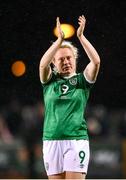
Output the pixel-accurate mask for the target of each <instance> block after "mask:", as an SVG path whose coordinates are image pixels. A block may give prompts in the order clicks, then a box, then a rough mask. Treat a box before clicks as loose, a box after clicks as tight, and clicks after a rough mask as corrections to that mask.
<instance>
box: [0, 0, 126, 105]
mask: <svg viewBox="0 0 126 180" xmlns="http://www.w3.org/2000/svg"><path fill="white" fill-rule="evenodd" d="M125 10H126V1H118V2H115V1H111V0H92V1H91V0H75V2H73V1H70V0H63V1H61V0H50V1H49V0H35V1H34V0H3V1H2V0H1V1H0V105H3V104H6V103H8V102H9V101H10V100H11V99H12V98H15V97H18V99H19V100H20V101H23V102H25V103H30V102H36V101H39V100H40V99H42V88H41V83H40V81H39V71H38V68H39V62H40V59H41V56H42V55H43V54H44V52H45V51H46V50H47V48H48V47H49V46H50V45H51V43H52V41H54V40H56V37H55V36H54V35H53V28H54V27H55V19H56V17H57V16H59V17H60V20H61V23H70V24H72V25H73V26H74V27H75V29H77V27H78V16H79V15H82V14H84V15H85V17H86V20H87V22H86V27H85V33H84V34H85V36H86V37H87V39H88V40H89V41H90V42H91V43H92V45H94V47H95V48H96V50H97V51H98V53H99V55H100V58H101V67H100V72H99V75H98V79H97V81H96V83H95V85H94V87H93V89H92V92H91V96H90V99H89V101H90V103H91V104H103V105H105V106H107V107H110V108H113V107H114V108H116V107H117V108H120V107H121V108H125V104H126V48H125V41H126V14H125ZM68 40H70V41H72V42H73V43H74V44H75V45H76V46H77V47H78V49H79V53H80V56H79V59H78V68H77V71H78V72H81V71H82V70H83V69H84V67H85V66H86V64H87V63H88V58H87V56H86V54H85V52H84V51H83V48H82V47H81V45H80V43H79V41H78V39H77V37H76V35H74V36H73V37H72V38H69V39H68ZM16 60H23V61H24V62H25V64H26V68H27V69H26V73H25V74H24V76H22V77H18V78H16V77H15V76H14V75H13V74H12V73H11V65H12V63H13V62H15V61H16Z"/></svg>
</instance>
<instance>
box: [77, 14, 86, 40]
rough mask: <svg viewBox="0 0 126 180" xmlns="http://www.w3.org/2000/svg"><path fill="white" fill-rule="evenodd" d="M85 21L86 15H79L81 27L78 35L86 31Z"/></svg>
mask: <svg viewBox="0 0 126 180" xmlns="http://www.w3.org/2000/svg"><path fill="white" fill-rule="evenodd" d="M85 23H86V19H85V17H84V16H83V15H82V16H79V18H78V24H79V27H78V29H77V36H78V37H79V36H81V35H82V34H83V32H84V28H85Z"/></svg>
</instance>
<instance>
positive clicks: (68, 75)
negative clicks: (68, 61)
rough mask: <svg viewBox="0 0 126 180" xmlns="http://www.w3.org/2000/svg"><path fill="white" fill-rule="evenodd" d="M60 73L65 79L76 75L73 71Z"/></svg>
mask: <svg viewBox="0 0 126 180" xmlns="http://www.w3.org/2000/svg"><path fill="white" fill-rule="evenodd" d="M60 75H61V76H62V77H64V78H66V79H67V78H70V77H72V76H74V75H76V72H73V73H70V74H60Z"/></svg>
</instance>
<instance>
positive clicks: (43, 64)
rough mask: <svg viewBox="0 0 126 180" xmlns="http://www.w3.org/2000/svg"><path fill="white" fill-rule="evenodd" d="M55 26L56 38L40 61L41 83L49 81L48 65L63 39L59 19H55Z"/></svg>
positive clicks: (49, 71)
mask: <svg viewBox="0 0 126 180" xmlns="http://www.w3.org/2000/svg"><path fill="white" fill-rule="evenodd" d="M56 26H57V32H58V38H57V40H56V41H55V42H54V43H53V44H52V45H51V46H50V47H49V49H48V50H47V51H46V52H45V54H44V55H43V56H42V58H41V60H40V65H39V76H40V81H41V82H47V81H48V80H49V78H50V75H51V67H50V64H51V62H52V60H53V57H54V55H55V53H56V51H57V50H58V48H59V47H60V45H61V43H62V41H63V39H64V34H63V32H62V30H61V26H60V20H59V17H57V19H56Z"/></svg>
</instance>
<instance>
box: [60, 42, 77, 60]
mask: <svg viewBox="0 0 126 180" xmlns="http://www.w3.org/2000/svg"><path fill="white" fill-rule="evenodd" d="M60 48H69V49H71V50H72V52H73V54H74V57H75V59H77V58H78V49H77V48H76V47H75V46H74V45H73V44H72V42H70V41H63V42H62V44H61V45H60Z"/></svg>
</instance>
